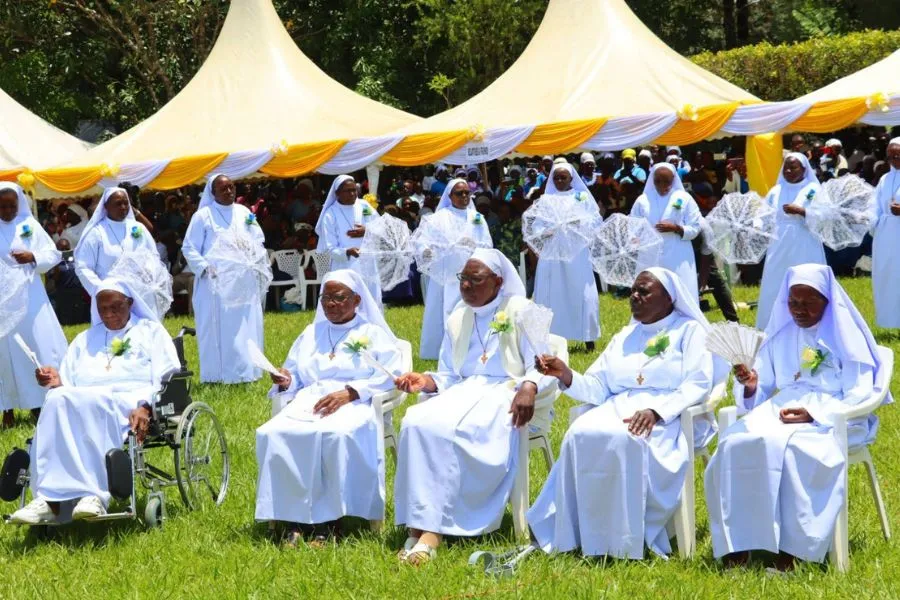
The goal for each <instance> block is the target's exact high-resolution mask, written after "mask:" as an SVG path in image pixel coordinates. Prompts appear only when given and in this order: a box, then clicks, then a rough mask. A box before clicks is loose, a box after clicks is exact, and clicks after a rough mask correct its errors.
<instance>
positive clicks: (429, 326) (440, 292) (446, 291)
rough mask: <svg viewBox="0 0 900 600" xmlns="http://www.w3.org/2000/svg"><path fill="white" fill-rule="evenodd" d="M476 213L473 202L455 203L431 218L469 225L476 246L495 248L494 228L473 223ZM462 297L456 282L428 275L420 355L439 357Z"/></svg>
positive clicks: (449, 226)
mask: <svg viewBox="0 0 900 600" xmlns="http://www.w3.org/2000/svg"><path fill="white" fill-rule="evenodd" d="M451 183H453V182H451ZM454 185H455V184H454ZM450 189H452V188H450ZM476 214H478V211H476V210H475V205H474V204H473V203H471V202H470V203H469V207H468V208H464V209H460V208H455V207H454V206H452V205H451V206H447V207H445V208H438V210H437V212H435V213H434V215H432V216H430V217H428V218H429V219H437V223H439V224H440V226H441V227H442V228H447V230H448V231H453V230H458V229H462V228H468V229H469V233H470V234H471V235H472V237H473V239H474V240H475V245H476V246H477V247H479V248H492V247H493V246H494V244H493V242H492V241H491V232H490V230H489V229H488V225H487V222H486V221H485V220H484V219H481V220H480V221H481V224H480V225H476V224H475V223H474V219H475V215H476ZM461 299H462V298H461V297H460V295H459V285H458V284H457V283H455V282H454V283H452V284H448V285H441V283H440V282H438V281H435V280H434V279H431V278H428V285H427V287H426V290H425V313H424V315H423V317H422V337H421V339H420V341H419V357H420V358H422V359H425V360H434V359H436V358H438V357H439V354H440V350H441V342H442V341H443V339H444V324H445V323H446V322H447V318H448V317H449V316H450V313H452V312H453V309H454V308H456V305H457V304H458V303H459V301H460V300H461Z"/></svg>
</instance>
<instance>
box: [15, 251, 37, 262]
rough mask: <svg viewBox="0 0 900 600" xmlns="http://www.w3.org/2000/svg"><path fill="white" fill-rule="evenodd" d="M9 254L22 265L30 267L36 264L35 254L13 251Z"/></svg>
mask: <svg viewBox="0 0 900 600" xmlns="http://www.w3.org/2000/svg"><path fill="white" fill-rule="evenodd" d="M9 254H10V256H12V257H13V260H15V261H16V262H17V263H19V264H20V265H30V264H31V263H33V262H34V254H32V253H31V252H29V251H28V250H13V251H12V252H10V253H9Z"/></svg>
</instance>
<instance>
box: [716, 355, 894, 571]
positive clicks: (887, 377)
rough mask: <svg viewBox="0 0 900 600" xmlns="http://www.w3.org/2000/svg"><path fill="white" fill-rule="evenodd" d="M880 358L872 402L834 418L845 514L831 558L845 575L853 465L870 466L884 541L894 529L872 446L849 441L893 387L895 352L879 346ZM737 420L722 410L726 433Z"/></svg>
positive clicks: (721, 423)
mask: <svg viewBox="0 0 900 600" xmlns="http://www.w3.org/2000/svg"><path fill="white" fill-rule="evenodd" d="M878 357H879V358H880V359H881V364H882V367H881V369H880V372H879V373H878V378H877V380H876V381H875V386H874V391H873V393H872V395H871V396H870V397H869V399H868V400H866V401H865V402H860V403H859V404H856V405H853V406H847V408H846V409H845V410H844V411H843V412H842V413H840V414H838V415H837V416H836V417H835V419H834V429H833V430H832V431H833V433H834V437H835V438H836V439H837V442H838V445H839V446H840V447H841V452H842V453H843V454H844V460H845V467H844V473H843V478H844V498H843V502H842V503H841V511H840V513H838V518H837V522H836V523H835V526H834V536H833V537H832V540H831V550H830V553H829V555H830V557H831V563H832V564H833V565H834V567H835V568H836V569H837V570H838V571H839V572H841V573H846V572H847V571H848V570H849V569H850V546H849V539H848V537H849V536H848V527H849V511H848V503H849V494H850V490H849V487H848V485H847V473H848V471H849V469H850V466H851V465H855V464H857V463H863V464H864V465H866V472H867V474H868V475H869V487H870V488H871V489H872V496H873V498H874V500H875V510H877V511H878V518H879V519H880V520H881V532H882V533H883V534H884V539H886V540H889V539H891V526H890V523H889V522H888V515H887V508H886V507H885V506H884V498H883V497H882V495H881V486H879V485H878V475H877V474H876V473H875V463H874V462H873V461H872V453H871V452H870V451H869V447H868V446H865V445H864V446H859V447H854V448H850V447H849V445H848V442H847V422H848V421H850V420H852V419H859V418H861V417H866V416H868V415H870V414H872V413H873V412H874V411H875V409H877V408H878V407H879V406H881V403H882V402H884V398H885V396H887V393H888V391H889V390H890V386H891V377H892V376H893V372H894V352H893V351H892V350H891V349H890V348H885V347H884V346H878ZM736 421H737V407H736V406H729V407H726V408H723V409H722V410H720V411H719V428H720V430H721V431H724V430H725V429H726V428H728V427H730V426H731V425H733V424H734V423H735V422H736Z"/></svg>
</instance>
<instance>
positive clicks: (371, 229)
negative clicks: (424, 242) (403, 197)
mask: <svg viewBox="0 0 900 600" xmlns="http://www.w3.org/2000/svg"><path fill="white" fill-rule="evenodd" d="M409 237H410V231H409V227H408V226H407V224H406V223H405V222H404V221H401V220H400V219H397V218H396V217H392V216H391V215H388V214H385V215H383V216H381V217H380V218H378V219H375V220H374V221H370V222H369V223H368V224H367V225H366V235H365V236H364V237H363V240H362V244H361V245H360V247H359V260H360V264H361V266H362V270H363V272H364V273H365V275H366V276H367V277H378V279H379V280H380V281H381V289H382V290H384V291H388V290H392V289H394V288H395V287H396V286H397V285H398V284H400V283H403V282H404V281H406V280H407V279H409V267H410V265H412V263H413V251H412V248H411V247H410V245H409Z"/></svg>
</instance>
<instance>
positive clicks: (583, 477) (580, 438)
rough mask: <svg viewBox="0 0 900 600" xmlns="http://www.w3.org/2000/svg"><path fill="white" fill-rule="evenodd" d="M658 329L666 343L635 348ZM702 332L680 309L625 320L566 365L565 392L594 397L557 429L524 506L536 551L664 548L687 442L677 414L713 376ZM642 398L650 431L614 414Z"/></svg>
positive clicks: (635, 552)
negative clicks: (577, 364) (603, 343)
mask: <svg viewBox="0 0 900 600" xmlns="http://www.w3.org/2000/svg"><path fill="white" fill-rule="evenodd" d="M660 332H665V333H666V334H667V335H668V336H669V340H670V345H669V347H668V349H666V351H665V352H664V353H663V354H661V355H658V356H657V357H655V358H653V359H649V358H648V357H647V356H646V355H645V354H644V349H645V348H646V346H647V342H648V341H649V340H650V339H651V338H652V337H653V336H655V335H657V334H659V333H660ZM705 337H706V334H705V333H704V331H703V328H702V326H701V325H700V323H698V322H697V321H695V320H693V319H689V318H687V317H686V316H684V315H682V314H681V313H679V312H673V313H672V314H670V315H669V316H668V317H666V318H664V319H662V320H660V321H657V322H656V323H651V324H648V325H645V324H642V323H636V322H633V323H631V324H630V325H627V326H626V327H625V328H624V329H623V330H622V331H620V332H619V333H617V334H616V335H615V336H613V338H612V340H610V342H609V345H608V346H607V347H606V350H604V351H603V354H601V355H600V358H598V359H597V361H596V362H595V363H594V364H593V365H591V367H590V369H588V371H587V372H586V373H585V374H584V375H581V374H580V373H576V372H573V376H572V385H571V386H570V387H569V388H568V389H567V390H565V393H566V394H568V395H569V396H571V397H572V398H574V399H576V400H578V401H580V402H585V403H589V404H594V405H597V406H596V407H595V408H591V409H590V410H588V411H587V412H585V413H584V414H582V415H581V416H579V417H578V418H577V419H576V420H575V422H574V423H572V426H571V427H570V428H569V430H568V431H567V432H566V436H565V438H564V439H563V443H562V447H561V448H560V453H559V459H558V460H557V461H556V464H554V465H553V468H552V469H551V471H550V475H549V476H548V478H547V481H546V483H545V484H544V488H543V490H542V491H541V494H540V496H539V497H538V499H537V500H536V501H535V503H534V506H532V507H531V509H530V510H529V511H528V523H529V525H530V526H531V530H532V532H533V533H534V536H535V538H536V539H537V541H538V543H539V544H540V546H541V548H542V549H543V550H544V551H545V552H568V551H571V550H575V549H576V548H581V551H582V553H583V554H585V555H587V556H594V555H606V556H613V557H616V558H631V559H641V558H643V556H644V546H645V545H646V546H648V547H649V548H650V549H651V550H652V551H653V552H655V553H657V554H660V555H666V554H668V553H669V552H670V551H671V548H670V545H669V538H668V535H667V534H666V523H668V522H669V520H670V519H671V518H672V515H673V514H674V513H675V509H676V507H677V506H678V502H679V500H680V499H681V488H682V486H683V485H684V477H685V469H686V468H687V461H688V456H689V455H688V451H689V447H688V444H693V443H694V440H688V439H686V438H685V436H684V433H683V432H682V431H681V420H680V416H681V413H682V412H684V411H685V410H686V409H687V408H689V407H691V406H693V405H695V404H699V403H700V402H702V401H703V400H704V399H705V398H706V397H707V395H708V394H709V391H710V389H711V388H712V382H713V359H712V355H710V354H709V352H707V351H706V350H705V349H704V343H705ZM639 379H640V380H641V382H642V383H639V381H638V380H639ZM648 408H649V409H652V410H655V411H656V412H657V413H658V414H659V416H660V417H661V420H660V421H659V422H658V423H657V424H656V425H655V426H654V427H653V429H652V431H651V433H650V436H649V437H643V436H635V435H632V434H630V433H628V423H623V419H628V418H631V417H632V416H633V415H634V413H635V412H636V411H638V410H643V409H648Z"/></svg>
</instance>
